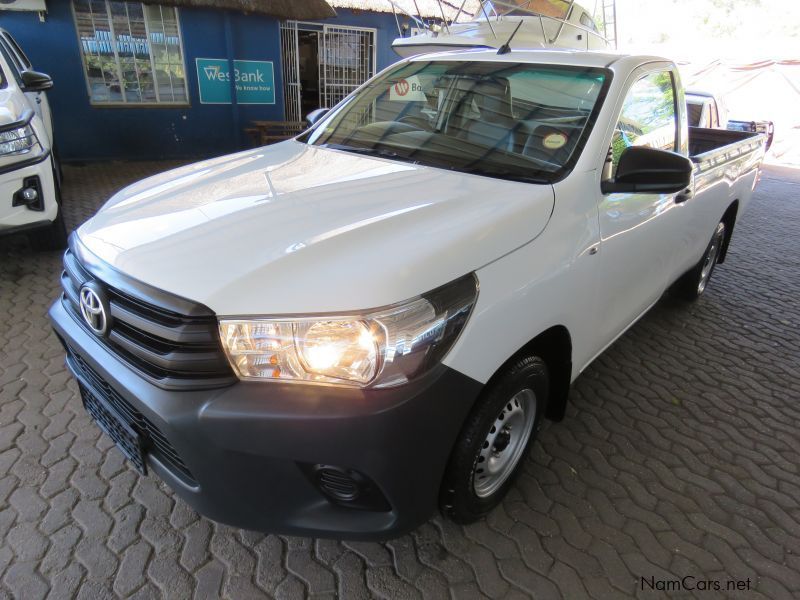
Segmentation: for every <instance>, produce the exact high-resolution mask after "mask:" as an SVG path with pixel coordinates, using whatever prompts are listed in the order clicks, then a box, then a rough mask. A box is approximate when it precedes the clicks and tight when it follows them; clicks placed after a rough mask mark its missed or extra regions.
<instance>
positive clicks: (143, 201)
mask: <svg viewBox="0 0 800 600" xmlns="http://www.w3.org/2000/svg"><path fill="white" fill-rule="evenodd" d="M552 211H553V188H552V186H550V185H534V184H527V183H519V182H512V181H504V180H498V179H492V178H488V177H480V176H476V175H467V174H463V173H456V172H451V171H445V170H442V169H434V168H430V167H423V166H418V165H413V164H410V163H402V162H395V161H391V160H386V159H383V158H373V157H365V156H362V155H357V154H353V153H348V152H344V151H340V150H331V149H325V148H319V147H314V146H308V145H306V144H303V143H300V142H296V141H293V140H290V141H287V142H282V143H280V144H276V145H273V146H270V147H268V148H258V149H256V150H251V151H247V152H241V153H238V154H234V155H230V156H224V157H221V158H217V159H213V160H209V161H205V162H201V163H197V164H193V165H189V166H186V167H182V168H179V169H176V170H173V171H169V172H166V173H162V174H160V175H156V176H154V177H150V178H149V179H145V180H143V181H141V182H139V183H136V184H134V185H132V186H130V187H128V188H126V189H124V190H122V191H121V192H119V193H117V194H116V195H115V196H113V197H112V198H111V199H110V200H109V201H108V202H107V203H106V205H105V206H103V208H102V209H100V211H99V212H98V213H97V214H96V215H95V216H94V217H93V218H92V219H90V220H89V221H87V222H86V223H84V224H83V225H82V226H81V227H80V229H79V230H78V236H79V238H80V240H81V242H82V243H83V244H84V245H85V246H86V247H87V248H88V249H89V250H90V251H91V252H93V253H94V254H96V255H97V256H98V257H99V258H100V259H102V260H104V261H106V262H107V263H109V264H110V265H112V266H113V267H115V268H116V269H117V270H119V271H121V272H122V273H124V274H126V275H128V276H131V277H133V278H135V279H138V280H140V281H142V282H144V283H147V284H149V285H152V286H155V287H157V288H160V289H163V290H166V291H169V292H171V293H173V294H177V295H179V296H182V297H184V298H188V299H191V300H194V301H196V302H201V303H203V304H205V305H206V306H208V307H209V308H211V309H212V310H214V311H215V312H216V313H217V314H219V315H253V314H286V313H294V314H298V313H317V312H333V311H351V310H356V309H366V308H373V307H379V306H385V305H387V304H392V303H395V302H399V301H401V300H405V299H407V298H411V297H414V296H416V295H418V294H421V293H424V292H426V291H429V290H431V289H433V288H435V287H438V286H440V285H442V284H444V283H447V282H449V281H451V280H453V279H455V278H457V277H459V276H461V275H464V274H466V273H468V272H470V271H473V270H475V269H477V268H479V267H481V266H483V265H485V264H487V263H489V262H491V261H494V260H496V259H497V258H499V257H501V256H503V255H504V254H507V253H508V252H511V251H512V250H514V249H516V248H518V247H520V246H522V245H524V244H526V243H528V242H529V241H531V240H532V239H533V238H535V237H536V236H537V235H538V234H539V233H540V232H541V231H542V230H543V229H544V227H545V225H546V224H547V221H548V220H549V218H550V215H551V213H552Z"/></svg>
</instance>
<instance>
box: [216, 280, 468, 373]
mask: <svg viewBox="0 0 800 600" xmlns="http://www.w3.org/2000/svg"><path fill="white" fill-rule="evenodd" d="M477 295H478V287H477V281H476V279H475V277H474V276H473V275H467V276H465V277H462V278H460V279H458V280H456V281H454V282H452V283H450V284H448V285H445V286H443V287H440V288H437V289H435V290H433V291H432V292H429V293H427V294H424V295H422V296H419V297H417V298H414V299H412V300H409V301H407V302H403V303H401V304H396V305H393V306H390V307H387V308H383V309H377V310H374V311H366V312H364V314H348V315H329V316H324V317H301V318H295V317H292V318H280V317H265V318H257V319H235V318H230V319H228V318H224V319H220V324H219V327H220V337H221V339H222V344H223V347H224V348H225V352H226V353H227V355H228V360H229V361H230V363H231V366H232V367H233V369H234V370H235V371H236V374H237V375H238V376H239V377H240V378H242V379H258V380H264V381H287V382H307V383H321V384H339V385H350V386H356V387H393V386H397V385H402V384H403V383H406V382H408V381H410V380H412V379H414V378H416V377H419V376H420V375H422V374H423V373H424V372H426V371H427V370H428V369H430V368H431V367H433V366H434V365H436V364H437V363H438V362H439V361H441V359H442V358H443V357H444V355H445V354H446V353H447V351H448V350H449V349H450V348H451V347H452V345H453V343H454V342H455V341H456V339H457V338H458V334H459V333H460V332H461V330H462V329H463V327H464V325H465V324H466V322H467V318H468V317H469V314H470V312H471V311H472V307H473V306H474V304H475V300H476V298H477Z"/></svg>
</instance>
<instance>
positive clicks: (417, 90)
mask: <svg viewBox="0 0 800 600" xmlns="http://www.w3.org/2000/svg"><path fill="white" fill-rule="evenodd" d="M389 100H392V101H394V102H425V101H427V98H426V96H425V92H423V91H422V84H421V83H420V81H419V77H417V76H416V75H414V76H413V77H408V78H406V79H398V80H397V81H395V82H394V83H393V84H392V85H390V86H389Z"/></svg>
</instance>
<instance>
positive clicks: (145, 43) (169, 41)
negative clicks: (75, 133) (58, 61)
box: [72, 0, 188, 104]
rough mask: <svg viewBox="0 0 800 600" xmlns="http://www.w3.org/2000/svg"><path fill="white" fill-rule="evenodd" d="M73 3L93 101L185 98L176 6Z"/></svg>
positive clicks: (174, 100) (182, 100) (96, 1)
mask: <svg viewBox="0 0 800 600" xmlns="http://www.w3.org/2000/svg"><path fill="white" fill-rule="evenodd" d="M72 8H73V16H74V18H75V25H76V29H77V32H78V37H79V41H80V47H81V58H82V60H83V64H84V73H85V75H86V83H87V89H88V91H89V97H90V100H91V102H92V103H93V104H114V103H124V104H129V103H135V104H141V103H160V104H175V103H186V102H187V101H188V92H187V89H186V77H185V70H184V65H183V43H182V39H181V35H180V26H179V21H178V14H177V10H176V9H174V8H171V7H162V6H156V5H144V4H141V3H138V2H112V1H107V0H74V2H73V3H72ZM148 69H149V73H148V72H147V71H148Z"/></svg>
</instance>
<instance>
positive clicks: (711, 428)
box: [0, 163, 800, 600]
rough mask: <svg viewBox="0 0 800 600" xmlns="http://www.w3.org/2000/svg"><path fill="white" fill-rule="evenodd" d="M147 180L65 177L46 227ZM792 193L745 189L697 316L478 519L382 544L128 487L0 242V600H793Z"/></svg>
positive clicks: (799, 562) (655, 344)
mask: <svg viewBox="0 0 800 600" xmlns="http://www.w3.org/2000/svg"><path fill="white" fill-rule="evenodd" d="M166 166H169V165H165V164H164V163H160V164H159V163H150V164H147V163H137V164H105V165H94V166H84V167H70V168H67V169H65V171H66V173H65V174H66V184H65V202H66V211H67V216H68V219H67V220H68V224H69V225H70V226H74V225H75V224H76V223H79V222H81V221H83V220H84V219H86V218H88V217H89V216H90V215H91V214H92V213H93V212H94V211H95V210H96V209H97V207H98V206H99V205H100V204H101V203H102V202H103V201H104V200H105V199H106V198H107V197H108V196H109V195H110V194H111V193H112V192H113V191H114V190H116V189H118V188H119V187H121V186H122V185H125V184H127V183H129V182H132V181H134V180H136V179H139V178H141V177H144V176H145V175H147V174H149V173H152V172H155V171H157V170H161V169H163V168H165V167H166ZM798 173H800V171H794V175H792V174H791V173H790V172H789V171H784V172H781V171H778V170H771V171H767V172H766V174H765V176H764V177H763V179H762V181H761V184H760V187H759V188H758V190H757V194H756V198H755V199H754V202H753V203H752V204H751V206H750V210H749V211H748V213H747V214H746V216H745V218H744V220H743V221H742V222H741V223H740V225H739V226H738V228H737V231H736V234H735V242H734V244H733V246H732V248H731V252H730V254H729V261H728V262H727V263H726V264H725V265H724V266H722V267H720V268H719V269H718V270H717V271H716V273H715V276H714V280H713V282H712V284H711V286H710V288H709V291H708V293H707V295H706V296H705V297H704V298H703V299H702V300H700V301H699V302H698V303H696V304H695V305H692V306H689V307H686V306H684V305H681V304H679V303H678V302H677V301H675V300H672V299H670V298H669V297H667V298H665V299H663V300H662V301H661V302H659V304H658V305H657V306H656V307H655V308H654V309H653V310H652V311H651V312H650V313H649V314H648V315H647V316H646V317H645V318H643V319H642V320H641V321H640V322H639V323H638V324H637V325H636V326H635V327H633V328H632V329H631V330H630V331H629V332H628V333H627V334H625V335H624V336H623V337H622V338H621V339H620V340H619V341H618V342H617V343H616V344H615V345H614V346H613V347H612V348H611V349H610V350H609V351H607V352H606V353H605V354H604V355H603V356H602V357H601V358H600V359H598V360H597V361H596V362H595V363H594V364H593V365H592V366H591V367H590V368H589V369H588V370H587V371H586V373H584V374H583V375H582V376H581V377H580V378H579V380H578V381H577V382H576V384H575V385H574V388H573V391H572V395H571V404H570V407H569V409H568V414H567V418H566V420H565V421H564V422H562V423H559V424H553V425H548V426H546V427H545V429H544V430H543V432H542V435H541V437H540V442H539V443H538V444H537V445H536V446H535V448H534V450H533V451H532V454H531V456H530V457H529V458H528V459H527V460H526V462H525V464H524V474H523V475H522V477H521V478H520V479H519V482H518V484H517V485H516V486H515V487H514V489H513V490H512V491H511V493H510V494H509V495H508V498H507V499H506V500H505V502H504V503H503V505H502V506H501V507H500V508H499V509H498V510H496V511H495V512H494V513H493V514H492V515H491V516H490V517H489V518H488V519H486V520H485V521H483V522H480V523H477V524H475V525H471V526H468V527H460V526H456V525H453V524H451V523H449V522H446V521H444V520H442V519H441V518H439V517H437V518H434V519H433V520H431V521H430V522H429V523H427V524H426V525H424V526H422V527H421V528H419V529H418V530H417V531H415V532H413V533H412V534H410V535H407V536H405V537H402V538H400V539H396V540H393V541H390V542H386V543H351V542H337V541H331V540H313V539H303V538H292V537H284V536H275V535H263V534H260V533H254V532H247V531H240V530H236V529H233V528H230V527H226V526H223V525H218V524H216V523H213V522H211V521H209V520H207V519H205V518H203V517H200V516H199V515H197V514H196V513H195V512H194V511H192V510H191V509H190V508H189V507H188V506H187V505H186V504H184V503H183V502H182V501H181V500H179V499H177V498H176V497H175V496H173V494H172V493H171V492H170V491H169V489H168V488H167V487H166V486H165V485H163V484H162V483H161V482H160V481H159V480H158V479H157V478H155V477H154V476H151V477H147V478H143V477H139V476H138V475H137V474H136V473H135V472H134V471H133V470H132V469H131V468H130V467H129V466H128V465H126V463H125V462H124V461H123V459H122V456H121V454H120V453H119V452H118V451H117V450H116V448H114V447H113V445H112V443H111V442H110V441H109V439H108V438H107V437H106V436H104V435H101V433H100V430H99V429H98V428H97V427H96V426H95V425H94V424H93V423H92V422H91V420H90V419H89V417H88V416H87V415H86V414H85V412H84V410H83V408H82V406H81V402H80V400H79V398H78V389H77V386H76V384H75V383H74V381H72V379H71V378H70V377H69V375H68V374H67V371H66V370H65V368H64V364H63V352H62V350H61V348H60V347H59V344H58V342H57V341H56V338H55V336H54V335H53V334H52V333H51V331H50V327H49V325H48V322H47V320H46V318H45V312H46V310H47V308H48V306H49V303H50V302H51V301H52V300H53V299H54V298H55V297H56V296H57V294H58V290H59V284H58V280H59V272H60V260H61V259H60V255H59V253H44V254H31V253H30V251H29V250H28V248H27V245H26V242H25V240H24V239H22V238H19V237H17V238H7V239H3V240H1V241H0V536H1V538H0V539H2V543H0V598H6V597H13V598H24V599H26V600H27V599H36V598H45V597H48V598H50V597H52V598H66V597H73V596H77V597H79V598H92V599H96V598H108V597H115V596H121V597H131V598H158V597H168V598H181V599H184V598H192V597H194V598H200V599H205V598H215V597H225V598H236V599H242V598H262V597H276V598H300V597H306V596H313V597H319V598H323V597H325V598H333V597H339V598H346V599H348V600H349V599H358V598H369V597H385V598H392V599H396V598H433V599H439V598H448V597H452V598H470V599H472V598H479V597H482V596H487V597H490V598H523V597H536V598H557V597H564V598H570V599H573V598H589V597H591V598H620V597H630V596H637V597H640V598H660V597H664V594H663V593H660V592H654V591H649V590H644V591H643V590H642V589H641V586H642V582H641V579H640V578H641V577H647V578H650V577H654V578H655V579H656V580H659V579H660V580H667V579H675V578H681V577H684V576H687V575H689V576H693V577H695V578H697V580H701V579H703V580H704V579H711V580H719V581H722V582H727V580H729V579H733V578H735V579H739V580H746V579H747V578H749V579H750V580H751V590H750V591H749V592H741V593H739V594H738V595H737V594H728V596H729V597H734V598H763V599H768V598H769V599H783V598H799V597H800V433H799V431H800V430H799V427H800V425H799V424H800V372H799V370H800V366H799V365H800V354H799V353H800V350H798V349H799V348H800V305H799V304H798V303H799V302H800V257H799V254H800V253H799V252H798V247H797V243H796V240H797V232H798V231H799V230H800V204H798V202H797V197H798V195H800V175H799V174H798ZM693 594H695V595H698V596H701V597H703V598H712V597H721V596H723V595H725V594H719V593H700V592H697V591H695V592H693ZM685 595H692V593H688V594H687V593H684V596H685ZM670 597H682V596H681V594H680V593H673V594H670Z"/></svg>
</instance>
